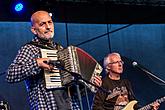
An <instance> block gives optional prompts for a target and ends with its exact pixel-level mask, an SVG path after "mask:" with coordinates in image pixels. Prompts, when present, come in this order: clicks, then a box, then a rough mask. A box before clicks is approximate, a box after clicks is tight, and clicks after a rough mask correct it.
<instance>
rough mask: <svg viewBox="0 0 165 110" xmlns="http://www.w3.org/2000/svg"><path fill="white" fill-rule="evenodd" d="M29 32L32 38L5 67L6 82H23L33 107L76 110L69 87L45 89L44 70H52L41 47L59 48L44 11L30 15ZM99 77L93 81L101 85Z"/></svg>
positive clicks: (48, 17)
mask: <svg viewBox="0 0 165 110" xmlns="http://www.w3.org/2000/svg"><path fill="white" fill-rule="evenodd" d="M31 25H32V26H31V31H32V33H33V34H34V35H35V37H34V39H33V40H32V41H31V42H30V43H27V44H25V45H24V46H22V47H21V49H20V50H19V52H18V54H17V56H16V58H15V60H14V61H13V63H12V64H11V65H10V66H9V68H8V75H7V81H8V82H10V83H15V82H20V81H25V83H26V88H27V92H28V96H29V102H30V107H31V109H32V110H71V109H73V110H79V109H80V108H79V105H78V104H77V98H76V97H74V96H71V97H69V96H68V92H67V91H68V88H62V89H46V87H45V83H44V72H43V70H48V71H51V70H52V69H53V67H52V66H51V65H49V64H48V63H47V62H49V58H42V57H41V52H40V49H56V50H58V51H59V50H61V49H62V46H61V45H59V44H57V43H55V42H54V41H53V36H54V23H53V21H52V18H51V16H50V14H49V13H48V12H47V11H37V12H35V13H34V14H33V15H32V16H31ZM100 81H101V80H99V77H98V78H97V80H96V81H95V84H96V85H100V84H101V82H100Z"/></svg>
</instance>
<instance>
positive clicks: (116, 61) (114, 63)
mask: <svg viewBox="0 0 165 110" xmlns="http://www.w3.org/2000/svg"><path fill="white" fill-rule="evenodd" d="M117 63H118V64H119V63H121V64H124V62H123V61H122V60H121V61H116V62H111V63H108V64H117Z"/></svg>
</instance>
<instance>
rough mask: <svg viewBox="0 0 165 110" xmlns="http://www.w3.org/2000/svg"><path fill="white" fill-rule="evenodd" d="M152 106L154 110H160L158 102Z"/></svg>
mask: <svg viewBox="0 0 165 110" xmlns="http://www.w3.org/2000/svg"><path fill="white" fill-rule="evenodd" d="M151 106H152V110H158V109H159V106H160V104H159V103H158V102H154V103H153V104H152V105H151Z"/></svg>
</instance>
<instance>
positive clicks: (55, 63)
mask: <svg viewBox="0 0 165 110" xmlns="http://www.w3.org/2000/svg"><path fill="white" fill-rule="evenodd" d="M48 64H49V65H52V66H53V67H54V66H55V67H56V68H58V69H61V70H63V69H64V66H65V63H64V61H62V60H50V61H49V63H48Z"/></svg>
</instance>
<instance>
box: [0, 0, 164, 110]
mask: <svg viewBox="0 0 165 110" xmlns="http://www.w3.org/2000/svg"><path fill="white" fill-rule="evenodd" d="M33 1H34V0H33ZM68 1H70V2H68ZM68 1H67V0H61V1H60V0H40V1H39V0H35V3H34V2H32V0H29V1H28V2H27V1H25V4H26V10H24V11H23V12H22V13H15V12H14V11H12V9H11V7H12V4H13V3H14V2H15V1H14V0H10V1H9V0H3V1H0V14H1V15H0V33H1V34H0V37H1V40H0V72H1V76H0V96H2V97H3V98H4V99H5V100H6V101H7V102H8V103H9V104H10V106H11V110H28V109H29V106H28V100H27V95H26V88H25V85H24V82H20V83H16V84H9V83H7V82H6V81H5V77H6V73H4V72H5V71H6V70H7V68H8V66H9V65H10V63H11V62H12V61H13V59H14V58H15V56H16V54H17V51H18V49H19V48H20V47H21V46H22V45H24V44H25V43H26V42H29V41H30V40H31V39H32V38H33V35H32V33H31V32H30V22H29V20H30V15H31V13H33V12H34V11H35V10H38V9H46V10H48V11H49V12H51V13H53V20H54V21H55V37H54V40H55V41H57V42H60V43H61V44H62V45H63V46H64V47H67V46H69V45H75V46H78V47H80V48H82V49H84V50H85V51H86V52H88V53H89V54H90V55H92V56H93V57H94V58H95V59H96V60H97V61H98V62H99V63H100V64H101V65H102V62H103V57H105V55H106V54H108V53H109V52H119V53H120V54H121V55H122V56H123V60H124V62H125V64H124V73H123V77H124V78H128V79H129V80H130V81H131V82H132V86H133V89H134V91H135V95H136V97H137V99H138V101H139V102H140V103H141V104H142V105H145V104H148V103H149V102H152V101H154V100H155V99H157V98H161V97H163V96H164V93H165V86H164V85H163V84H162V83H160V82H159V81H157V80H156V79H154V78H152V77H150V76H148V75H147V74H146V73H144V72H142V71H140V70H139V69H137V68H135V67H133V66H132V62H133V61H136V62H138V64H140V65H142V66H144V67H145V68H147V69H148V70H149V71H151V72H152V73H153V74H154V75H156V76H158V77H159V78H161V79H163V80H165V74H164V73H165V68H164V65H165V37H164V36H165V24H164V22H165V20H164V18H165V16H164V15H165V14H164V11H165V7H164V0H148V2H147V0H146V1H145V0H143V2H142V1H140V0H125V1H123V0H109V1H108V0H107V1H108V2H107V1H106V2H104V0H102V1H101V0H91V1H88V0H74V1H72V0H68ZM3 73H4V74H3ZM101 75H102V76H103V77H104V72H103V73H102V74H101ZM89 95H90V97H89V98H90V104H91V103H92V98H93V97H92V96H93V94H91V93H89ZM83 99H84V98H83ZM84 101H85V99H84ZM84 105H85V103H84ZM86 109H87V108H86ZM160 110H165V104H164V103H162V104H161V106H160Z"/></svg>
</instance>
